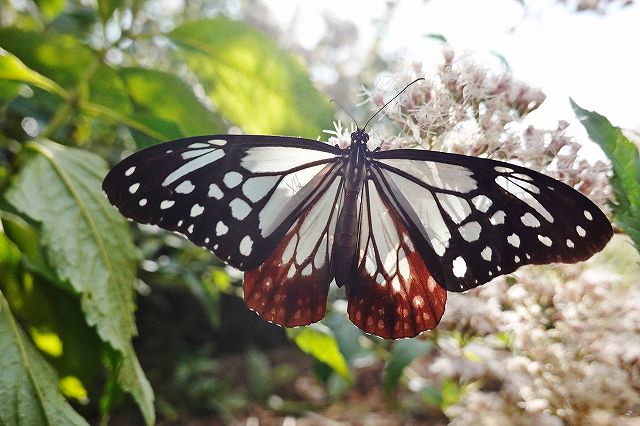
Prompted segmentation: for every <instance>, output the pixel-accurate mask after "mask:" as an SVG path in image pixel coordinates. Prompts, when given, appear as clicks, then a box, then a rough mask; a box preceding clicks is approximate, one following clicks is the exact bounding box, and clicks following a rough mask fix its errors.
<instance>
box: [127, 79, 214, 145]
mask: <svg viewBox="0 0 640 426" xmlns="http://www.w3.org/2000/svg"><path fill="white" fill-rule="evenodd" d="M120 75H121V76H122V79H123V80H124V81H125V82H126V85H127V91H128V93H129V95H130V96H131V98H132V99H133V100H134V101H135V102H136V103H137V104H138V105H140V106H142V107H143V108H144V109H145V110H147V111H149V112H150V114H151V115H153V116H155V117H157V118H159V119H161V120H164V121H167V122H173V123H175V125H176V126H177V127H178V129H180V132H181V136H195V135H203V134H214V133H216V132H219V131H220V130H221V128H222V127H221V123H219V122H218V121H216V120H215V119H214V117H215V115H214V113H213V112H212V111H210V110H209V109H207V108H206V107H205V106H204V105H203V104H202V102H201V101H200V100H199V99H198V98H197V97H196V95H195V93H194V92H193V89H192V88H191V87H189V85H187V84H186V83H185V82H184V81H182V80H181V79H179V78H178V77H176V76H174V75H171V74H167V73H165V72H162V71H157V70H148V69H143V68H125V69H122V70H120Z"/></svg>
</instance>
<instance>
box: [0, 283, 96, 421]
mask: <svg viewBox="0 0 640 426" xmlns="http://www.w3.org/2000/svg"><path fill="white" fill-rule="evenodd" d="M0 347H1V348H2V351H0V370H1V371H2V374H0V424H3V425H87V424H88V423H87V422H86V421H85V420H84V419H83V418H82V417H80V415H79V414H78V413H76V412H75V411H74V410H73V408H71V406H70V405H69V403H68V402H67V401H66V400H65V399H64V397H63V396H62V394H61V393H60V389H59V383H58V377H57V376H56V373H55V371H54V370H53V369H52V368H51V367H50V366H49V365H48V364H47V363H46V361H45V360H44V359H43V358H42V355H40V353H39V352H38V350H37V349H36V348H35V347H34V346H33V343H32V342H31V340H29V338H28V337H27V336H26V334H25V333H24V331H22V329H21V328H20V326H19V325H18V323H17V322H16V320H15V318H14V317H13V315H12V314H11V311H10V310H9V304H8V303H7V300H6V299H5V298H4V295H3V294H2V293H1V292H0Z"/></svg>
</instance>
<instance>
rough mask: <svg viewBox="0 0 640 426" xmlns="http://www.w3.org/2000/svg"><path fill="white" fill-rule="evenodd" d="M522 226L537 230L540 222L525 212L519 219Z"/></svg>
mask: <svg viewBox="0 0 640 426" xmlns="http://www.w3.org/2000/svg"><path fill="white" fill-rule="evenodd" d="M520 220H521V221H522V224H523V225H524V226H528V227H529V228H537V227H538V226H540V221H539V220H538V218H536V217H535V216H534V215H532V214H531V213H529V212H527V213H525V214H524V215H522V217H521V218H520Z"/></svg>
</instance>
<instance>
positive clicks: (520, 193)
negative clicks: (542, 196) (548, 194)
mask: <svg viewBox="0 0 640 426" xmlns="http://www.w3.org/2000/svg"><path fill="white" fill-rule="evenodd" d="M495 180H496V183H497V184H498V185H499V186H500V187H501V188H502V189H504V190H505V191H507V192H508V193H510V194H511V195H513V196H514V197H517V198H518V199H519V200H520V201H522V202H523V203H526V204H527V205H528V206H529V207H531V208H532V209H534V210H535V211H536V212H538V214H540V216H542V217H544V218H545V219H546V220H547V221H548V222H549V223H553V216H552V215H551V213H549V211H548V210H547V209H546V208H544V206H543V205H542V204H540V202H539V201H538V200H537V199H536V198H535V197H534V196H533V195H532V194H531V193H530V192H532V193H536V194H537V193H539V192H540V189H539V188H538V187H537V186H534V185H531V184H530V183H527V182H515V181H514V180H513V179H508V178H506V177H504V176H498V177H496V179H495ZM529 191H530V192H529Z"/></svg>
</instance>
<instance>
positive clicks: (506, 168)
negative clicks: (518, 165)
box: [494, 166, 515, 173]
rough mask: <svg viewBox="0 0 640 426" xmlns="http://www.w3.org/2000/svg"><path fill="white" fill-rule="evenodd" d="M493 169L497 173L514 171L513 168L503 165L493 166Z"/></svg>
mask: <svg viewBox="0 0 640 426" xmlns="http://www.w3.org/2000/svg"><path fill="white" fill-rule="evenodd" d="M494 169H495V171H496V172H498V173H513V172H514V171H515V170H513V169H510V168H509V167H503V166H495V167H494Z"/></svg>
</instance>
